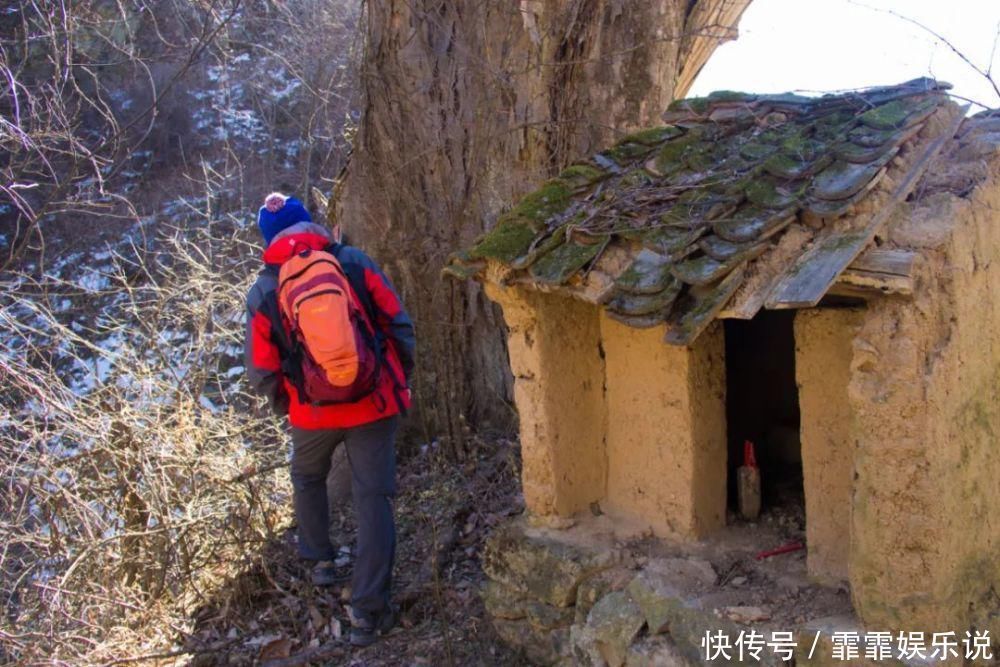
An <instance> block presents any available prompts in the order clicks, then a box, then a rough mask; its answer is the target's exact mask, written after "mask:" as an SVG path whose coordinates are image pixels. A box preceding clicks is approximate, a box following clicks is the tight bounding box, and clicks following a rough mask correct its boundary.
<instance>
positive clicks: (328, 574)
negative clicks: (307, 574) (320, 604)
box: [312, 560, 351, 586]
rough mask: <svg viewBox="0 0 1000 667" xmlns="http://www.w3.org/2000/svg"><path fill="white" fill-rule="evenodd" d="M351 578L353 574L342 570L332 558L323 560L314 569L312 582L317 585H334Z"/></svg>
mask: <svg viewBox="0 0 1000 667" xmlns="http://www.w3.org/2000/svg"><path fill="white" fill-rule="evenodd" d="M350 578H351V576H350V575H349V574H346V573H344V572H342V571H341V569H340V568H338V567H337V565H336V563H334V562H333V561H332V560H321V561H319V562H318V563H316V565H314V566H313V569H312V582H313V585H315V586H333V585H334V584H340V583H343V582H345V581H347V580H348V579H350Z"/></svg>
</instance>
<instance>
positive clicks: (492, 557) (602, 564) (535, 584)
mask: <svg viewBox="0 0 1000 667" xmlns="http://www.w3.org/2000/svg"><path fill="white" fill-rule="evenodd" d="M619 560H620V554H618V553H617V552H615V551H612V550H610V549H606V548H596V549H594V548H584V547H580V546H577V545H574V544H571V543H569V542H567V541H562V540H559V539H558V538H557V537H556V536H555V535H553V532H551V531H542V530H534V529H531V528H528V527H527V526H526V523H525V521H524V520H523V519H516V520H514V521H512V522H510V523H508V524H506V525H504V526H501V527H500V528H498V529H497V530H495V531H494V532H493V533H492V534H491V535H490V537H489V538H488V539H487V541H486V546H485V548H484V550H483V571H484V572H485V573H486V575H487V576H488V577H489V578H490V579H493V580H494V581H497V582H500V583H503V584H504V585H506V586H509V587H511V588H514V589H516V590H519V591H522V592H524V593H526V594H527V595H528V596H529V597H531V598H532V599H534V600H538V601H540V602H544V603H546V604H551V605H555V606H557V607H569V606H571V605H572V604H573V603H574V602H575V601H576V593H577V587H578V586H579V584H580V582H581V581H583V580H584V579H585V578H587V577H588V576H590V575H593V574H595V573H597V572H600V571H601V570H605V569H607V568H609V567H611V566H613V565H615V564H616V563H617V562H618V561H619Z"/></svg>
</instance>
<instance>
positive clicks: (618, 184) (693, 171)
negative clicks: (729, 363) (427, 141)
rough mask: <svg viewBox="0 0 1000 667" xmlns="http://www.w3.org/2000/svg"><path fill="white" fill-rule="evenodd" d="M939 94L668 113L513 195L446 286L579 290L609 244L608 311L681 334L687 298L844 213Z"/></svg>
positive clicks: (764, 102) (865, 95)
mask: <svg viewBox="0 0 1000 667" xmlns="http://www.w3.org/2000/svg"><path fill="white" fill-rule="evenodd" d="M946 88H947V84H940V83H938V82H936V81H933V80H931V79H917V80H914V81H910V82H907V83H904V84H901V85H898V86H887V87H883V88H876V89H869V90H863V91H853V92H848V93H843V94H836V95H825V96H822V97H805V96H801V95H794V94H785V95H753V94H747V93H739V92H733V91H719V92H717V93H713V94H711V95H709V96H707V97H702V98H693V99H686V100H678V101H677V102H675V103H673V104H671V105H670V109H669V110H668V111H667V112H666V113H665V114H664V119H665V121H666V124H664V125H661V126H659V127H653V128H649V129H646V130H640V131H636V132H632V133H630V134H626V135H623V136H622V139H621V140H620V141H618V142H617V143H615V144H614V145H613V146H610V147H609V148H607V149H606V150H603V151H601V152H599V153H597V154H595V155H592V156H590V158H589V159H587V160H584V161H581V162H580V163H578V164H575V165H571V166H570V167H567V168H566V169H564V170H563V171H562V172H561V173H560V174H559V175H558V177H556V178H554V179H551V180H549V181H547V182H545V183H544V184H543V185H542V186H541V187H540V188H539V189H538V190H536V191H534V192H532V193H530V194H528V195H527V196H525V197H524V198H523V199H522V200H521V201H520V202H518V203H517V204H516V205H515V206H514V207H513V208H512V209H511V210H510V211H508V212H507V213H505V214H504V215H503V216H501V217H500V219H499V220H498V221H497V222H496V224H495V225H494V227H493V228H492V229H491V230H490V231H489V232H488V233H487V234H486V235H485V236H483V237H482V238H481V239H480V240H479V241H477V242H476V243H475V244H474V245H473V246H472V247H471V248H469V249H468V251H467V252H465V253H462V254H459V255H456V256H455V257H454V258H453V260H452V261H451V264H450V267H451V270H450V271H448V273H449V275H452V276H454V277H456V278H461V277H464V276H467V275H473V274H475V273H476V272H479V274H480V275H482V273H481V267H483V265H484V262H489V261H492V262H495V263H499V264H501V265H504V266H506V267H508V269H510V271H508V272H506V273H503V274H502V275H505V276H507V277H508V279H514V278H517V277H518V276H520V277H521V278H523V279H524V280H525V281H527V282H529V283H530V282H537V283H542V284H547V285H562V284H567V283H578V282H579V281H580V278H582V277H583V276H585V274H586V273H587V272H588V271H589V270H590V268H591V267H592V265H593V264H594V263H595V262H596V261H598V259H599V258H600V257H601V255H602V253H603V251H604V249H605V248H606V247H608V246H609V245H611V244H617V245H621V246H622V247H625V248H627V249H628V252H630V253H633V255H634V261H633V262H632V264H631V265H629V266H627V267H626V268H624V269H619V275H613V276H612V278H613V279H614V281H613V286H612V291H611V293H610V294H609V295H607V298H606V300H605V303H606V307H607V308H608V309H609V312H611V313H613V314H614V316H616V317H617V318H618V319H621V320H622V321H626V322H628V323H630V324H633V325H634V326H648V325H649V324H650V319H651V318H652V319H653V321H654V323H655V322H656V321H670V322H675V323H676V322H690V321H691V317H688V318H686V319H685V312H686V311H685V309H688V308H694V307H695V306H694V305H692V304H700V303H703V302H704V299H701V298H700V297H699V296H698V295H699V294H702V293H708V292H706V290H711V287H712V286H713V285H714V284H716V283H719V282H720V281H724V280H728V281H727V282H726V290H724V292H725V293H729V292H730V291H731V290H732V282H733V280H735V278H733V277H732V276H730V274H731V272H732V271H733V270H734V267H736V266H739V267H742V268H741V269H740V271H741V273H740V275H742V271H743V270H744V269H746V268H747V267H748V266H749V265H750V264H752V262H753V261H755V258H756V257H757V256H758V255H760V254H761V253H762V252H766V251H767V250H768V249H769V248H770V247H771V245H772V244H773V240H769V239H772V237H777V236H778V235H780V234H782V233H783V232H784V230H786V229H787V228H788V226H789V225H792V224H797V223H796V220H797V216H798V215H799V214H800V213H808V214H811V215H812V216H813V217H814V218H816V217H818V218H820V219H822V220H826V221H829V220H831V219H832V218H835V217H837V216H840V215H843V214H844V213H847V212H848V211H849V210H850V209H851V207H852V206H853V205H854V204H856V203H857V202H858V201H859V200H860V199H861V198H862V197H864V196H865V195H866V194H867V192H868V191H870V190H871V188H872V186H873V185H874V183H875V182H876V181H877V179H878V178H879V177H880V176H881V175H882V174H883V173H885V169H886V168H887V165H889V164H890V161H891V160H892V158H893V156H895V155H896V154H897V152H898V151H899V149H900V146H901V145H903V144H904V143H905V142H907V141H909V140H911V139H912V138H913V137H914V135H915V134H916V133H917V131H918V130H920V128H921V127H922V126H923V123H924V121H926V120H927V118H929V116H930V115H931V114H932V113H933V112H934V111H935V110H936V109H937V108H939V107H940V106H941V105H942V104H944V103H945V101H946V100H947V98H946V96H945V95H944V92H943V91H944V90H945V89H946ZM813 224H815V220H813ZM511 272H513V273H511ZM727 276H728V277H729V278H732V280H729V279H727ZM737 282H738V281H737ZM695 287H697V289H695V290H694V291H693V292H692V289H694V288H695ZM689 293H690V294H689ZM712 293H716V292H712ZM713 307H714V306H713ZM692 317H693V316H692ZM657 318H658V319H657ZM695 319H697V318H695Z"/></svg>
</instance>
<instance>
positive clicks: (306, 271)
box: [278, 250, 377, 403]
mask: <svg viewBox="0 0 1000 667" xmlns="http://www.w3.org/2000/svg"><path fill="white" fill-rule="evenodd" d="M278 304H279V307H280V309H281V312H282V315H283V316H284V317H285V318H286V319H287V320H288V322H289V325H290V327H289V328H290V329H291V331H292V335H293V338H295V339H296V340H297V342H298V343H299V345H300V347H301V349H302V360H301V361H302V370H303V376H304V388H305V390H306V392H307V394H308V398H309V400H310V401H311V402H314V403H336V402H348V401H353V400H357V398H359V397H360V396H364V395H365V394H367V393H371V391H373V390H374V384H375V377H374V376H375V375H376V370H377V363H376V355H375V353H374V351H373V350H372V349H370V348H371V345H370V340H371V338H372V337H371V335H370V332H369V331H368V330H367V323H366V322H365V320H364V318H363V315H362V313H361V312H360V308H359V306H358V304H357V303H356V300H355V297H354V295H353V292H352V291H351V286H350V282H349V281H348V279H347V275H346V274H345V273H344V270H343V268H342V267H341V266H340V263H339V262H338V261H337V259H336V258H335V257H334V256H333V255H331V254H330V253H327V252H325V251H322V250H318V251H306V252H303V253H301V254H298V255H295V256H293V257H292V258H291V259H289V260H288V261H287V262H285V263H284V264H283V265H282V267H281V271H280V272H279V275H278ZM366 334H368V335H366Z"/></svg>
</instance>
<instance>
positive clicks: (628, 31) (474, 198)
mask: <svg viewBox="0 0 1000 667" xmlns="http://www.w3.org/2000/svg"><path fill="white" fill-rule="evenodd" d="M747 4H749V0H644V1H643V2H638V1H635V2H626V1H625V0H522V1H521V2H520V3H517V2H514V1H513V0H469V1H467V2H466V1H462V2H457V1H453V0H405V1H404V0H369V2H368V3H367V7H366V16H365V20H366V24H367V25H366V41H365V50H364V53H363V56H362V58H363V61H362V64H361V84H362V92H363V101H364V109H363V116H362V121H361V127H360V129H359V132H358V136H357V139H356V141H355V148H354V156H353V159H352V161H351V163H350V166H349V168H348V171H347V175H346V177H345V181H344V193H343V197H342V198H341V199H340V201H339V203H338V206H337V207H336V210H335V214H336V215H337V216H338V218H339V219H340V220H341V221H342V222H343V224H344V228H345V229H346V230H347V232H348V233H349V234H350V235H351V236H352V237H353V238H355V239H358V240H359V241H360V243H359V244H360V245H361V246H363V247H365V248H366V249H367V250H369V251H370V252H371V254H372V255H373V256H374V257H376V258H377V259H378V260H379V261H380V262H381V263H382V265H383V267H384V268H385V269H386V271H387V272H388V273H389V275H390V276H391V278H392V279H393V281H394V282H395V284H396V286H397V288H398V289H399V291H400V292H401V296H402V298H403V301H404V302H405V303H406V305H407V308H408V309H409V311H410V313H411V315H412V316H413V318H414V321H415V323H416V326H417V336H418V341H419V348H418V350H419V355H418V357H419V358H418V371H417V374H416V377H415V379H414V389H415V394H416V396H417V398H418V406H419V407H418V415H419V417H418V419H417V420H416V422H417V423H418V424H419V426H420V427H421V428H422V429H423V435H424V437H426V438H427V440H431V439H433V438H435V437H441V438H443V439H444V441H445V442H446V443H447V447H448V450H449V451H450V453H452V454H453V455H455V456H457V457H461V456H462V455H463V454H464V452H465V449H466V447H467V442H466V437H465V436H466V434H467V432H468V429H469V427H477V428H480V427H485V426H497V427H510V425H511V424H513V423H514V420H513V417H514V408H513V406H512V402H511V388H512V378H511V376H510V370H509V366H508V361H507V355H506V348H505V345H504V331H503V325H502V320H501V318H500V316H499V312H498V310H497V309H496V307H494V306H493V304H491V303H490V302H488V301H487V300H486V299H485V297H484V296H483V293H482V290H481V289H480V286H479V285H478V284H476V283H473V282H471V281H470V282H469V283H467V284H460V283H457V282H455V281H451V280H442V279H441V278H440V270H441V268H442V267H443V266H444V264H445V261H446V259H447V257H448V255H449V254H450V253H452V252H454V251H455V250H457V249H459V248H462V247H464V246H468V245H469V244H470V243H471V242H472V240H473V239H474V238H475V237H477V236H478V235H480V234H482V233H483V232H484V231H485V230H487V229H488V228H489V227H490V226H491V224H492V223H493V222H494V221H495V220H496V218H497V216H498V214H499V213H500V212H502V211H503V210H504V209H506V208H508V207H509V206H510V205H512V204H513V203H515V202H516V200H517V199H518V198H519V196H521V195H523V194H525V193H526V192H527V191H529V190H530V189H532V187H533V186H535V185H537V184H538V183H539V182H541V181H542V180H544V179H545V178H547V177H549V176H551V175H553V174H554V173H556V172H557V171H559V170H560V169H561V168H562V167H564V166H566V165H567V164H569V163H571V162H573V161H575V160H580V159H585V158H586V157H588V156H589V155H591V154H593V153H594V152H596V151H597V150H599V149H600V148H602V147H604V146H606V145H607V144H609V143H610V142H612V141H613V140H614V139H615V138H616V137H618V136H620V135H621V134H624V133H625V132H628V131H631V130H634V129H636V128H638V127H644V126H652V125H657V124H659V123H660V120H659V116H660V114H661V113H662V111H663V110H664V109H665V108H666V106H667V105H668V104H669V103H670V102H671V101H672V100H673V99H674V98H675V97H679V96H682V95H683V94H684V93H685V92H686V91H687V89H688V88H689V87H690V85H691V82H692V81H693V79H694V76H695V75H696V74H697V73H698V71H699V70H700V69H701V67H702V66H703V65H704V63H705V61H706V60H707V58H708V56H709V55H710V54H711V52H712V51H713V50H714V48H715V47H716V46H717V45H718V44H719V43H721V42H722V41H725V40H727V39H732V38H733V37H734V36H735V29H734V28H733V27H732V26H735V24H736V21H737V20H738V19H739V16H740V15H741V14H742V12H743V10H744V9H745V8H746V5H747ZM567 325H568V326H571V323H567Z"/></svg>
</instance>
